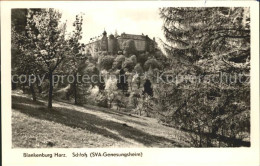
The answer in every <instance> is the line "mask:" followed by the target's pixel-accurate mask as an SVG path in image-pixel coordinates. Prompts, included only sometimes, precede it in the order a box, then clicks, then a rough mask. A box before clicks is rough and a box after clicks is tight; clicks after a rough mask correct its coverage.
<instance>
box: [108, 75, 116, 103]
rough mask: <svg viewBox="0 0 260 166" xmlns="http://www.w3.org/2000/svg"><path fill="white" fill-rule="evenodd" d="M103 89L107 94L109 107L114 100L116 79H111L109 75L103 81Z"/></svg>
mask: <svg viewBox="0 0 260 166" xmlns="http://www.w3.org/2000/svg"><path fill="white" fill-rule="evenodd" d="M105 91H106V94H107V99H108V102H109V107H110V108H111V107H112V103H113V101H114V100H115V98H116V96H117V80H116V79H112V78H111V77H110V78H109V79H108V80H106V83H105Z"/></svg>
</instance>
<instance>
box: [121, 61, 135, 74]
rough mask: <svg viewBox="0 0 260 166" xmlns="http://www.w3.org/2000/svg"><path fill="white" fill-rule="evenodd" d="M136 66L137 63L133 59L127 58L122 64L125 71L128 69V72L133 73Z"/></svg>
mask: <svg viewBox="0 0 260 166" xmlns="http://www.w3.org/2000/svg"><path fill="white" fill-rule="evenodd" d="M135 65H136V62H134V61H133V60H132V59H131V58H126V59H125V61H124V62H123V64H122V67H123V69H127V71H129V72H132V70H133V69H134V67H135Z"/></svg>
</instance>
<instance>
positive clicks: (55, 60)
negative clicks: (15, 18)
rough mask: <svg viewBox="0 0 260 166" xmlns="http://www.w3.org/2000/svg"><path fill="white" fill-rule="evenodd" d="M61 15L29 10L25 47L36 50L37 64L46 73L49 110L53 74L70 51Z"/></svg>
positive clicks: (50, 11)
mask: <svg viewBox="0 0 260 166" xmlns="http://www.w3.org/2000/svg"><path fill="white" fill-rule="evenodd" d="M60 19H61V13H60V12H59V11H57V10H55V9H45V10H42V11H41V12H36V13H33V12H32V11H31V10H29V12H28V15H27V25H26V30H27V33H28V38H27V40H26V43H25V45H28V46H29V48H31V49H32V50H34V51H33V52H31V54H32V55H34V56H35V57H36V62H37V63H38V64H39V65H40V66H41V67H42V68H43V69H44V70H45V71H46V73H47V74H48V79H49V99H48V108H52V93H53V83H54V82H53V72H54V71H55V69H56V68H57V67H58V66H59V64H60V63H61V62H62V61H63V59H64V57H65V55H66V53H67V52H68V51H69V49H68V47H67V46H68V43H67V41H66V40H65V30H66V24H61V25H60V24H59V23H60Z"/></svg>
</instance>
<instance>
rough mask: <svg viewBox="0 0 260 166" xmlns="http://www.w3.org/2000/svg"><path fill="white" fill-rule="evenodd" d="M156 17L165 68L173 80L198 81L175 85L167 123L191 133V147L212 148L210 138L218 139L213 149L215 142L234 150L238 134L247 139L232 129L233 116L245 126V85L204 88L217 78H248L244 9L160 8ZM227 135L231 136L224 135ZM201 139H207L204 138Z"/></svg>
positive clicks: (235, 126)
mask: <svg viewBox="0 0 260 166" xmlns="http://www.w3.org/2000/svg"><path fill="white" fill-rule="evenodd" d="M160 15H161V17H162V19H163V20H164V24H163V30H164V33H165V38H166V42H162V44H163V46H164V51H165V52H166V53H167V56H168V58H169V59H170V62H171V64H170V65H169V66H170V68H172V69H175V74H178V73H177V71H180V72H181V73H182V75H194V76H200V82H194V83H192V82H191V81H190V80H188V81H182V82H180V83H178V85H177V88H179V89H180V91H178V92H177V94H178V96H179V97H180V98H181V100H178V101H181V102H173V103H171V105H172V107H173V108H174V109H173V110H172V111H171V112H172V113H171V114H170V115H169V116H171V117H172V122H171V123H174V124H175V125H178V126H179V127H180V128H185V129H188V130H191V131H193V132H195V133H197V134H198V136H199V137H198V139H194V145H195V146H203V144H206V146H213V145H212V143H213V142H212V141H211V139H210V138H218V141H219V146H220V142H221V141H222V142H223V141H224V143H225V144H228V145H230V146H236V143H235V142H239V141H238V140H237V138H238V136H239V135H240V133H241V132H247V133H249V130H248V128H249V127H243V125H242V124H241V120H239V121H236V122H235V123H234V119H236V118H237V116H239V117H241V119H247V120H246V121H249V119H248V117H249V114H250V113H249V110H250V104H249V103H250V102H249V100H248V99H247V98H246V97H245V96H247V95H249V89H250V88H249V83H242V84H241V83H239V82H237V83H235V84H232V85H231V84H230V81H227V82H225V83H224V82H222V83H216V82H207V81H206V78H208V77H216V78H217V80H221V79H222V76H221V75H220V74H222V73H229V74H235V75H238V74H239V73H244V77H245V78H246V77H247V75H249V70H250V64H249V60H250V24H249V23H250V16H249V9H248V8H162V9H160ZM170 68H169V69H170ZM162 87H163V86H162ZM172 88H173V89H174V86H172ZM162 89H163V88H162ZM162 89H160V90H162ZM234 94H237V97H234V96H233V95H234ZM242 94H244V95H242ZM238 96H239V97H238ZM242 96H244V98H242ZM249 96H250V95H249ZM234 102H235V103H239V104H238V105H236V104H235V105H234ZM232 103H233V104H232ZM162 104H163V102H162ZM234 110H235V111H234ZM235 112H236V113H235ZM227 117H228V118H227ZM243 123H244V122H243ZM240 125H242V126H240ZM231 128H232V129H231ZM242 128H243V129H242ZM230 129H231V130H232V131H233V132H231V133H228V132H227V131H229V130H230ZM203 133H204V134H203ZM205 133H210V135H209V134H208V135H207V136H206V138H205ZM219 133H221V134H220V136H219V135H218V134H219ZM209 137H210V138H209ZM223 137H224V138H223ZM230 137H231V138H230ZM220 138H223V139H220ZM205 140H206V141H205ZM240 143H241V142H240ZM240 145H241V144H240ZM215 146H216V145H215Z"/></svg>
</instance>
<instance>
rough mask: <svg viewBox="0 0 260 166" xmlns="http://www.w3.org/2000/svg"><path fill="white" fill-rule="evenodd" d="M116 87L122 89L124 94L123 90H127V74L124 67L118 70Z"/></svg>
mask: <svg viewBox="0 0 260 166" xmlns="http://www.w3.org/2000/svg"><path fill="white" fill-rule="evenodd" d="M117 88H118V89H120V90H122V92H123V94H125V92H126V91H127V90H128V82H127V76H126V74H125V71H124V69H121V70H120V72H119V76H118V80H117Z"/></svg>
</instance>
